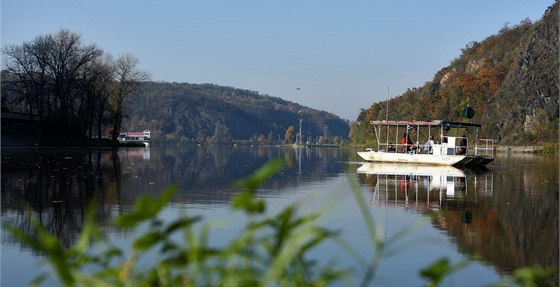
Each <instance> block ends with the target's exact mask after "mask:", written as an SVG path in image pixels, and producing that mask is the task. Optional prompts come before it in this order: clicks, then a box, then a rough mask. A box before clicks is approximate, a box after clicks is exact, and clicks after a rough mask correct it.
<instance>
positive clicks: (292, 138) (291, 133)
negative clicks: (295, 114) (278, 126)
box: [284, 126, 296, 143]
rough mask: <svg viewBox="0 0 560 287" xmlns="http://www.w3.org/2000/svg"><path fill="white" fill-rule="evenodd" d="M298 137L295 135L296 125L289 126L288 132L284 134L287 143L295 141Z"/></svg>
mask: <svg viewBox="0 0 560 287" xmlns="http://www.w3.org/2000/svg"><path fill="white" fill-rule="evenodd" d="M295 139H296V136H295V132H294V126H289V127H288V129H287V130H286V134H285V135H284V140H285V141H286V142H287V143H294V142H295Z"/></svg>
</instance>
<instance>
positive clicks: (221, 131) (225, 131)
mask: <svg viewBox="0 0 560 287" xmlns="http://www.w3.org/2000/svg"><path fill="white" fill-rule="evenodd" d="M208 142H209V143H214V144H229V143H231V134H230V133H229V128H228V127H227V126H226V125H225V124H223V123H221V122H217V123H216V125H215V126H214V134H213V135H212V137H210V138H209V139H208Z"/></svg>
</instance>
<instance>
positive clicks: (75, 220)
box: [1, 145, 559, 286]
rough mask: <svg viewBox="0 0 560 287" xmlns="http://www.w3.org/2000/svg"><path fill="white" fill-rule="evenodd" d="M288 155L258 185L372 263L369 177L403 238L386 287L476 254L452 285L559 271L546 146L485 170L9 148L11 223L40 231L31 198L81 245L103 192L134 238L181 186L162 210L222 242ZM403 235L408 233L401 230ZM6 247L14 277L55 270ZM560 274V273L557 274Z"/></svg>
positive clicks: (232, 153) (281, 154) (313, 150)
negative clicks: (30, 214) (241, 203)
mask: <svg viewBox="0 0 560 287" xmlns="http://www.w3.org/2000/svg"><path fill="white" fill-rule="evenodd" d="M276 158H281V159H283V160H284V161H285V163H286V165H287V168H286V169H284V170H282V171H281V172H280V173H278V174H276V175H275V176H273V177H272V178H270V180H268V181H267V182H266V183H265V184H264V185H263V186H261V187H260V188H259V189H258V192H257V196H258V197H259V198H262V199H264V200H265V201H266V203H267V207H268V212H269V213H270V214H274V213H277V212H279V211H280V210H281V209H282V207H285V206H287V205H289V204H293V203H297V205H298V207H299V210H300V211H301V212H302V213H318V214H320V215H321V217H320V218H319V224H321V225H324V226H325V227H326V228H329V229H332V230H341V232H342V233H341V236H342V238H343V239H344V240H345V241H347V242H348V243H349V245H350V246H351V247H352V248H353V249H354V250H355V251H356V252H357V253H358V254H360V255H361V256H362V258H364V260H366V261H367V260H369V258H370V257H371V256H372V255H373V254H374V250H373V247H372V246H373V245H372V243H371V240H370V238H369V237H368V233H367V231H366V226H365V223H364V218H363V217H362V215H361V214H360V212H359V209H358V208H357V204H356V200H355V199H354V197H353V196H352V192H351V184H350V183H351V182H352V181H356V182H357V183H358V186H359V189H360V190H359V191H360V194H361V195H362V199H363V200H365V201H366V203H367V206H368V208H369V213H370V214H369V216H371V217H372V218H373V220H374V222H375V224H376V230H377V234H378V235H379V236H380V238H382V239H384V240H391V241H393V242H391V244H393V245H394V246H395V247H396V249H395V251H396V252H395V254H393V255H392V256H390V257H386V258H384V259H383V260H382V262H381V264H380V266H379V269H378V272H377V274H376V276H375V279H374V283H375V284H376V285H380V286H421V285H423V284H425V282H426V281H425V279H423V278H421V277H420V275H419V270H420V269H422V268H424V267H426V266H428V265H429V264H430V263H433V262H434V261H436V260H438V259H440V258H442V257H446V258H449V260H450V261H451V262H452V263H458V262H460V261H462V260H465V259H467V258H471V257H473V256H476V257H474V258H475V259H473V262H472V263H471V264H470V265H468V266H467V267H465V268H463V269H461V270H459V271H457V272H455V273H453V274H451V275H450V276H449V277H448V278H446V279H445V281H444V283H443V284H442V286H482V285H488V284H491V283H495V282H498V281H499V280H501V279H504V278H508V276H510V275H511V272H512V271H513V270H515V269H516V268H520V267H525V266H534V265H540V266H544V267H553V268H555V270H558V254H559V249H558V241H559V238H558V235H559V231H558V226H559V222H558V203H559V198H558V195H559V161H558V157H557V156H542V155H534V154H507V153H499V154H497V155H496V160H495V161H494V162H492V163H490V164H489V165H488V166H487V168H485V169H483V170H458V169H450V170H449V169H447V170H446V169H441V168H440V169H435V170H434V169H420V170H419V169H414V168H411V167H410V166H406V165H405V166H399V167H396V168H395V167H394V166H387V165H379V164H375V165H374V164H365V163H363V162H360V160H359V158H358V157H357V155H356V152H355V150H352V149H341V148H318V147H307V148H292V147H266V146H237V147H229V146H228V147H223V146H157V145H154V146H152V147H150V148H128V149H120V150H110V149H109V150H98V149H49V148H37V149H27V148H3V149H2V186H1V187H2V193H1V195H2V198H1V200H2V202H1V207H2V210H1V215H2V224H3V225H5V224H10V225H12V226H15V227H17V228H18V229H20V230H24V231H29V230H30V228H31V227H30V221H29V220H28V219H27V218H26V217H25V216H24V212H23V210H24V209H23V205H28V206H30V207H31V209H32V210H33V211H34V213H35V214H36V215H37V217H38V218H39V220H40V221H41V223H42V224H43V225H44V226H46V227H47V229H48V230H49V231H50V232H51V233H53V234H56V235H57V236H58V237H59V239H60V240H61V241H62V242H64V244H65V245H67V246H69V245H71V244H74V243H75V242H76V240H77V239H78V236H79V233H80V231H81V230H82V227H83V217H84V214H85V210H86V207H87V205H88V203H89V202H90V201H91V200H92V199H93V198H95V199H96V200H97V201H98V207H97V214H96V216H97V217H96V218H97V220H98V223H99V224H100V225H101V226H102V230H103V232H105V233H106V235H107V236H108V238H110V239H112V240H114V241H116V242H117V243H118V244H120V245H122V246H126V245H127V243H129V242H130V241H131V240H132V239H133V238H134V237H135V236H136V235H137V233H135V232H130V231H123V230H121V229H118V228H116V227H114V226H113V225H112V224H111V222H112V219H113V217H115V216H116V215H118V214H121V213H123V212H125V211H127V210H130V209H132V208H133V203H134V201H135V199H136V198H138V196H140V195H145V194H149V195H153V196H158V195H160V194H161V192H162V191H163V190H164V189H165V188H166V187H168V186H169V185H171V184H177V185H178V192H177V193H176V194H175V196H174V198H173V199H172V202H171V203H170V204H169V206H168V207H167V208H166V209H165V210H164V212H163V214H166V215H169V216H175V215H173V214H177V213H180V212H185V211H188V212H189V214H196V215H201V216H203V217H204V218H205V220H207V221H208V222H209V224H210V226H211V227H213V228H212V230H211V233H210V235H211V237H210V242H211V243H212V244H224V243H225V242H227V241H228V240H229V239H230V238H231V236H232V234H235V231H236V230H237V229H238V227H239V226H240V225H241V224H244V223H245V218H243V217H242V216H239V214H238V213H232V211H231V201H232V199H233V198H234V196H235V195H236V194H237V193H238V192H239V191H238V190H237V189H235V188H234V187H233V186H232V183H233V182H234V181H235V180H237V179H240V178H244V177H246V176H248V175H250V174H252V173H253V172H255V171H256V170H258V169H259V167H261V166H262V165H264V164H265V163H267V162H269V161H271V160H273V159H276ZM24 203H25V204H24ZM412 227H415V229H414V230H411V229H412ZM403 230H409V231H410V232H408V233H407V234H406V235H404V236H398V237H397V238H396V239H395V238H393V235H395V234H398V233H399V232H400V231H403ZM137 232H140V231H137ZM1 252H2V254H1V258H2V262H1V263H2V266H1V271H2V273H1V285H2V286H25V285H27V284H28V283H29V282H30V281H31V280H32V279H33V278H34V277H35V276H36V275H38V274H39V273H40V272H41V270H45V269H44V268H45V267H44V264H42V263H43V262H44V258H42V257H41V256H39V255H38V254H36V253H34V252H33V251H32V250H30V248H28V247H27V246H24V245H22V243H21V242H18V241H17V240H15V239H14V238H12V237H11V236H10V235H9V234H8V233H7V232H6V231H3V232H2V249H1ZM310 256H314V257H316V258H317V259H318V260H319V261H322V262H327V261H328V260H334V261H335V262H336V263H337V264H338V266H348V267H351V268H353V273H352V274H353V277H354V279H355V280H356V281H355V282H356V284H357V282H359V280H360V278H362V277H363V276H364V273H365V270H364V266H363V264H361V263H359V262H357V260H356V258H354V257H352V256H350V255H349V254H348V251H347V250H344V249H342V248H340V246H339V245H337V244H336V243H334V242H331V241H329V242H325V243H324V244H322V245H320V246H319V247H318V248H317V249H316V250H314V251H313V252H312V253H311V254H310ZM555 276H556V282H557V280H558V271H556V274H555ZM48 282H52V281H48ZM350 285H353V284H352V283H350Z"/></svg>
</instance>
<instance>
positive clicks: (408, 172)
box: [357, 163, 466, 196]
mask: <svg viewBox="0 0 560 287" xmlns="http://www.w3.org/2000/svg"><path fill="white" fill-rule="evenodd" d="M357 173H359V174H368V175H377V176H378V177H377V184H379V183H380V182H385V184H387V183H389V182H391V183H392V184H393V185H395V186H397V185H399V184H400V185H401V187H402V189H403V190H401V191H405V190H404V189H407V187H408V184H409V183H414V184H418V183H420V184H421V186H422V188H425V189H426V190H427V191H430V190H439V191H441V192H444V193H445V195H447V196H454V195H455V189H456V188H463V187H464V183H465V178H466V175H465V173H464V172H463V171H462V170H460V169H458V168H455V167H452V166H435V165H416V164H414V165H411V164H397V163H365V164H363V165H362V166H361V167H359V168H358V170H357ZM405 184H406V185H405Z"/></svg>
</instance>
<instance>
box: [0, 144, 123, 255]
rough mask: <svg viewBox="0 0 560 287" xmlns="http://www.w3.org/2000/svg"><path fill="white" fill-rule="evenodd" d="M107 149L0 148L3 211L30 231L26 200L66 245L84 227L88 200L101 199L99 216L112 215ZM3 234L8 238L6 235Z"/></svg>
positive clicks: (103, 218)
mask: <svg viewBox="0 0 560 287" xmlns="http://www.w3.org/2000/svg"><path fill="white" fill-rule="evenodd" d="M107 155H109V154H107V153H101V152H99V151H93V150H78V149H76V150H63V151H60V150H55V149H52V150H50V149H38V150H6V149H4V150H3V151H2V217H3V221H4V222H8V223H9V224H12V225H13V226H14V227H16V228H18V229H20V230H23V231H25V232H28V233H30V234H31V233H32V225H31V221H30V220H29V218H26V217H25V216H24V210H25V208H27V207H26V206H28V207H29V208H30V210H31V211H33V214H34V216H36V218H37V219H38V221H39V222H40V223H41V224H42V225H43V226H45V228H47V230H48V231H49V232H51V233H52V234H55V235H57V236H58V237H59V239H60V240H61V242H62V243H63V244H65V245H67V246H68V245H70V244H73V243H74V242H75V240H76V239H77V236H78V234H79V233H80V231H81V230H82V225H83V221H84V216H85V213H86V209H87V207H88V203H89V202H91V200H92V199H93V198H95V199H96V201H97V202H99V205H98V206H97V207H96V209H95V210H96V218H97V220H98V221H99V222H107V221H109V220H110V216H111V209H110V206H108V205H107V204H105V203H106V200H107V198H106V193H105V192H104V191H105V190H106V189H107V186H108V183H109V182H110V181H111V176H110V174H109V173H108V171H109V170H110V169H111V168H110V165H111V163H112V161H111V160H109V159H108V158H107ZM3 240H10V239H8V238H3Z"/></svg>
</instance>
